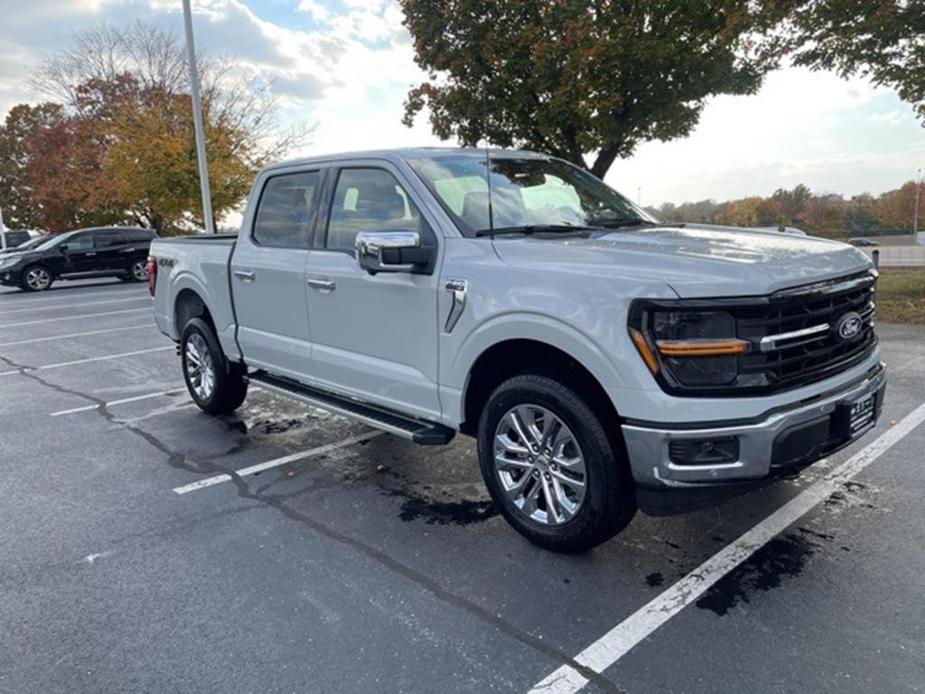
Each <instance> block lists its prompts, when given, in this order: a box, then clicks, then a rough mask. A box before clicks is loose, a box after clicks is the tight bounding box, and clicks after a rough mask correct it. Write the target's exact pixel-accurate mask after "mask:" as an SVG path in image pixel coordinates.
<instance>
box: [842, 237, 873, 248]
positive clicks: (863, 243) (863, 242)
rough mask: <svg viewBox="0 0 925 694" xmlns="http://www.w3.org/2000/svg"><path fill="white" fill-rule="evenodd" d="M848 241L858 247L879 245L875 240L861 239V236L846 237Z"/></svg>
mask: <svg viewBox="0 0 925 694" xmlns="http://www.w3.org/2000/svg"><path fill="white" fill-rule="evenodd" d="M848 243H850V244H851V245H852V246H857V247H858V248H870V247H871V246H879V245H880V244H879V243H877V242H876V241H872V240H870V239H862V238H856V239H848Z"/></svg>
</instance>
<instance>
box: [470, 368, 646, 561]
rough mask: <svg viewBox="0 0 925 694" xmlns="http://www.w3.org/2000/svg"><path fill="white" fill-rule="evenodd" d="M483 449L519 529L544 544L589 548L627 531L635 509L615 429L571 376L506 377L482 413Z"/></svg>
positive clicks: (493, 489)
mask: <svg viewBox="0 0 925 694" xmlns="http://www.w3.org/2000/svg"><path fill="white" fill-rule="evenodd" d="M610 426H611V427H613V426H615V425H614V424H610ZM524 439H526V442H525V441H524ZM478 448H479V463H480V465H481V468H482V476H483V478H484V480H485V484H486V486H487V487H488V491H489V493H490V494H491V497H492V499H493V500H494V502H495V504H496V505H497V507H498V508H499V509H500V511H501V513H502V515H504V517H505V519H506V520H507V521H508V523H510V524H511V525H512V526H513V527H514V529H515V530H516V531H517V532H519V533H520V534H521V535H523V536H524V537H526V538H527V539H528V540H530V542H532V543H534V544H536V545H539V546H540V547H544V548H546V549H550V550H553V551H556V552H582V551H585V550H588V549H591V548H592V547H595V546H597V545H599V544H601V543H602V542H606V541H607V540H609V539H610V538H612V537H613V536H614V535H616V534H617V533H619V532H620V531H621V530H623V528H625V527H626V526H627V525H628V524H629V522H630V521H631V520H632V518H633V516H634V515H635V513H636V498H635V491H634V487H633V480H632V475H631V474H630V471H629V465H628V463H627V461H626V456H625V453H624V452H623V447H622V445H621V444H620V440H619V437H618V434H617V432H614V431H608V429H607V428H606V427H605V425H604V422H603V421H602V417H601V416H600V414H599V413H598V412H597V411H595V408H594V407H592V405H591V404H589V401H588V400H587V399H586V398H585V397H583V396H582V394H581V390H580V389H579V388H577V387H575V386H572V385H571V384H569V383H568V382H562V381H560V380H557V379H555V378H550V377H548V376H543V375H538V374H526V375H521V376H515V377H513V378H510V379H508V380H507V381H505V382H504V383H502V384H501V385H500V386H498V388H497V389H495V391H494V392H493V393H492V395H491V397H489V399H488V403H487V404H486V406H485V408H484V409H483V411H482V415H481V417H480V419H479V431H478ZM550 503H551V505H552V511H550Z"/></svg>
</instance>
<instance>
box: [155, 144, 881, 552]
mask: <svg viewBox="0 0 925 694" xmlns="http://www.w3.org/2000/svg"><path fill="white" fill-rule="evenodd" d="M148 274H149V284H150V287H151V291H152V292H153V293H154V297H155V301H154V311H155V317H156V320H157V323H158V325H159V326H160V329H161V330H162V331H163V332H164V333H165V334H166V335H168V336H169V337H170V338H172V339H173V340H175V341H177V342H178V345H179V348H178V349H179V353H180V355H181V361H182V369H183V374H184V377H185V379H186V383H187V385H188V387H189V391H190V394H191V395H192V397H193V399H194V400H195V402H196V403H197V404H198V405H199V407H200V408H202V409H203V410H205V411H206V412H209V413H216V414H217V413H227V412H230V411H232V410H234V409H235V408H237V407H238V406H239V405H241V403H242V402H243V400H244V398H245V394H246V391H247V387H248V383H256V384H259V385H260V387H261V388H262V389H266V390H270V391H275V392H277V393H282V394H285V395H288V396H291V397H293V398H297V399H300V400H303V401H305V402H307V403H311V404H312V405H316V406H321V407H325V408H328V409H330V410H333V411H335V412H338V413H341V414H344V415H347V416H350V417H354V418H356V419H358V420H360V421H362V422H365V423H367V424H369V425H371V426H374V427H379V428H381V429H384V430H386V431H389V432H391V433H393V434H396V435H398V436H403V437H406V438H408V439H410V440H412V441H415V442H416V443H419V444H424V445H438V444H446V443H448V442H449V441H450V440H451V439H452V438H453V436H454V435H455V434H456V433H457V432H462V433H465V434H469V435H472V436H475V437H477V439H478V451H479V460H480V465H481V470H482V474H483V477H484V479H485V483H486V485H487V487H488V490H489V492H490V493H491V496H492V499H493V500H494V502H495V504H496V505H497V507H498V509H499V510H500V511H501V512H502V513H503V515H504V516H505V518H506V519H507V520H508V521H509V522H510V523H511V525H513V526H514V528H516V529H517V530H518V531H519V532H521V533H522V534H524V535H525V536H526V537H528V538H529V539H530V540H532V541H533V542H535V543H537V544H539V545H542V546H544V547H548V548H551V549H555V550H560V551H578V550H582V549H586V548H589V547H593V546H594V545H596V544H599V543H600V542H603V541H604V540H607V539H608V538H610V537H612V536H613V535H614V534H616V533H617V532H619V531H620V530H621V529H622V528H623V527H625V526H626V524H627V523H629V521H630V519H631V518H632V517H633V514H634V513H635V512H636V509H637V508H640V509H642V510H643V511H646V512H649V513H670V512H675V511H679V510H684V509H688V508H693V507H697V506H702V505H704V504H712V503H716V502H717V501H719V500H721V499H723V498H725V497H727V496H728V495H730V494H732V493H737V492H739V491H741V490H743V489H752V488H754V487H755V486H758V485H760V484H763V483H765V482H766V481H768V480H770V479H773V478H775V477H776V476H778V475H779V474H780V473H790V472H792V471H793V470H796V469H800V468H801V467H804V466H806V465H808V464H810V463H812V462H814V461H816V460H818V459H819V458H821V457H822V456H824V455H827V454H829V453H831V452H832V451H834V450H836V449H838V448H840V447H842V446H844V445H846V444H847V443H849V442H850V441H852V440H854V439H856V438H857V437H858V436H860V435H862V434H863V433H864V432H865V431H867V430H868V429H870V428H871V427H872V426H873V425H874V423H875V422H876V420H877V417H878V416H879V414H880V411H881V406H882V404H883V396H884V389H885V379H886V377H885V372H884V368H883V365H882V364H881V362H880V359H879V352H878V347H877V338H876V336H875V334H874V327H873V326H874V291H875V284H876V278H877V274H876V271H875V270H874V269H873V268H872V267H871V265H870V262H869V260H868V259H867V257H866V256H865V255H863V254H862V253H861V252H860V251H858V250H856V249H854V248H852V247H851V246H848V245H846V244H842V243H837V242H834V241H829V240H825V239H819V238H813V237H798V236H793V235H787V234H782V233H777V232H774V231H760V230H748V229H742V230H737V231H736V230H717V229H698V228H696V227H692V226H690V225H675V226H672V225H662V224H659V223H658V222H657V221H656V220H654V219H653V218H652V217H651V216H649V215H648V214H647V213H646V212H644V211H643V210H642V209H640V208H639V207H637V206H636V205H634V204H633V203H632V202H630V201H629V200H627V199H626V198H624V197H623V196H621V195H620V194H619V193H617V192H615V191H614V190H612V189H611V188H609V187H608V186H606V185H605V184H604V183H602V182H601V181H600V180H598V179H596V178H595V177H593V176H592V175H590V174H588V173H586V172H584V171H582V170H580V169H579V168H577V167H574V166H572V165H570V164H568V163H566V162H564V161H562V160H559V159H556V158H553V157H548V156H543V155H540V154H534V153H530V152H522V151H505V150H493V151H491V152H485V151H479V150H466V149H461V150H453V149H414V150H397V151H379V152H365V153H354V154H343V155H333V156H327V157H318V158H314V159H307V160H303V161H297V162H291V163H286V164H280V165H276V166H271V167H269V168H267V169H265V170H264V171H262V172H261V173H260V174H259V176H258V177H257V180H256V182H255V184H254V188H253V191H252V193H251V197H250V202H249V204H248V206H247V209H246V212H245V215H244V220H243V224H242V227H241V231H240V234H239V235H237V236H236V237H235V236H215V237H211V236H199V237H188V238H182V239H158V240H156V241H155V242H154V243H153V245H152V249H151V258H150V259H149V262H148Z"/></svg>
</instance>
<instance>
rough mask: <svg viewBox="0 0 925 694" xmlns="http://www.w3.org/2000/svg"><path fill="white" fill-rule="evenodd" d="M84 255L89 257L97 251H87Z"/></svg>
mask: <svg viewBox="0 0 925 694" xmlns="http://www.w3.org/2000/svg"><path fill="white" fill-rule="evenodd" d="M84 255H86V256H87V257H88V258H89V257H90V256H91V255H96V251H87V252H86V253H85V254H84Z"/></svg>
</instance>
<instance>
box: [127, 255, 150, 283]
mask: <svg viewBox="0 0 925 694" xmlns="http://www.w3.org/2000/svg"><path fill="white" fill-rule="evenodd" d="M145 262H146V261H145V260H133V261H132V262H131V263H129V266H128V280H129V281H130V282H144V281H145V280H144V279H138V278H137V277H135V272H134V268H135V266H136V265H137V264H138V263H142V264H144V263H145ZM145 279H147V278H145Z"/></svg>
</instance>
